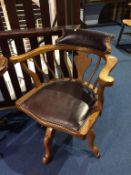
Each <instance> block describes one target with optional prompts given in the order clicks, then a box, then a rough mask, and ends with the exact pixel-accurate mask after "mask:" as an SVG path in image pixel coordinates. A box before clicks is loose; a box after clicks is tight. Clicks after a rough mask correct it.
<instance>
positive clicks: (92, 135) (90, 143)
mask: <svg viewBox="0 0 131 175" xmlns="http://www.w3.org/2000/svg"><path fill="white" fill-rule="evenodd" d="M94 140H95V132H94V130H93V129H90V130H89V132H88V134H87V142H88V147H89V150H90V151H91V153H92V154H93V155H94V156H95V157H96V158H100V151H99V149H98V148H97V147H96V146H95V145H94Z"/></svg>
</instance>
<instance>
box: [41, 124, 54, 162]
mask: <svg viewBox="0 0 131 175" xmlns="http://www.w3.org/2000/svg"><path fill="white" fill-rule="evenodd" d="M52 136H53V128H50V127H48V128H46V132H45V136H44V140H43V142H44V150H45V154H44V157H43V163H45V164H47V163H48V162H49V161H50V158H51V142H52Z"/></svg>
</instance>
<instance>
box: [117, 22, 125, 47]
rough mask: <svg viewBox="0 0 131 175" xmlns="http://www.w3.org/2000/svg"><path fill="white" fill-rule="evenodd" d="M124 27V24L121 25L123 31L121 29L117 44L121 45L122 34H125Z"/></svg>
mask: <svg viewBox="0 0 131 175" xmlns="http://www.w3.org/2000/svg"><path fill="white" fill-rule="evenodd" d="M124 28H125V25H124V24H123V25H122V27H121V31H120V34H119V37H118V40H117V43H116V46H119V43H120V40H121V36H122V34H123V31H124Z"/></svg>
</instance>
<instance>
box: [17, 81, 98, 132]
mask: <svg viewBox="0 0 131 175" xmlns="http://www.w3.org/2000/svg"><path fill="white" fill-rule="evenodd" d="M95 101H96V96H95V94H94V92H93V91H92V90H91V89H89V88H87V87H85V86H83V85H82V84H81V83H79V82H72V81H56V82H53V83H51V84H48V85H47V86H45V87H43V88H42V89H40V90H39V91H38V92H36V93H35V94H33V95H32V96H31V97H29V98H28V99H27V100H25V101H24V102H23V103H22V104H20V105H21V106H22V108H24V109H26V110H28V111H30V112H31V113H32V114H34V115H36V116H37V117H38V118H40V119H41V120H44V121H48V122H51V123H55V124H58V125H61V126H63V127H66V128H69V129H73V130H79V128H80V127H81V126H82V124H83V123H84V121H85V120H86V118H87V117H88V114H89V112H90V110H91V109H92V108H93V106H94V104H95Z"/></svg>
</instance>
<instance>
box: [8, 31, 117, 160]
mask: <svg viewBox="0 0 131 175" xmlns="http://www.w3.org/2000/svg"><path fill="white" fill-rule="evenodd" d="M111 38H112V36H111V35H108V34H106V33H101V32H96V31H90V30H86V31H84V30H77V31H73V30H66V31H64V33H63V36H62V37H61V38H59V39H58V40H57V41H56V44H55V45H44V46H42V47H39V48H36V49H34V50H32V51H30V52H28V53H25V54H22V55H19V56H13V57H11V58H10V60H11V61H12V62H13V63H18V62H20V63H21V65H22V67H23V69H24V70H25V71H26V72H27V73H29V74H30V76H31V77H32V79H33V81H34V84H35V87H34V88H33V89H32V90H31V91H29V92H28V93H27V94H25V95H24V96H23V97H22V98H20V99H19V100H18V101H17V102H16V105H17V107H18V108H19V109H20V110H22V111H23V112H25V113H26V114H27V115H28V116H30V117H31V118H33V119H34V120H36V121H37V122H38V123H39V124H40V125H42V126H45V127H46V132H45V136H44V149H45V154H44V157H43V162H44V163H48V161H49V160H50V157H51V140H52V137H53V131H55V130H59V131H62V132H65V133H67V134H70V135H72V136H76V137H80V138H86V137H87V140H88V146H89V149H90V151H91V152H92V153H93V154H94V156H96V157H99V156H100V151H99V149H98V148H97V147H96V146H95V145H94V139H95V132H94V131H93V129H92V127H93V125H94V123H95V122H96V120H97V119H98V117H99V116H100V115H101V112H102V106H103V93H104V89H105V87H106V86H112V85H113V83H114V78H113V77H111V76H110V75H109V73H110V71H111V70H112V69H113V68H114V67H115V65H116V63H117V58H115V57H113V56H111V55H110V52H111V48H110V42H111ZM55 51H59V52H60V53H62V54H63V61H64V63H65V68H66V70H68V75H69V76H68V77H67V76H66V77H65V76H64V71H63V70H62V68H61V66H60V64H59V63H58V61H59V60H58V55H57V54H55ZM52 52H53V53H54V54H53V57H52V59H53V60H54V65H55V68H54V70H53V69H52V68H51V67H50V66H49V64H48V61H49V60H47V57H46V54H47V53H52ZM92 54H93V55H95V57H94V58H91V57H93V55H92ZM37 55H41V59H42V60H43V61H44V64H45V65H46V67H47V68H48V73H47V72H46V71H45V70H42V69H41V68H40V66H39V65H38V64H37V63H36V61H35V60H36V59H37V57H36V56H37ZM96 55H97V57H96ZM35 57H36V58H35ZM27 59H32V60H33V61H34V64H35V67H36V68H37V69H38V71H40V72H41V73H43V78H44V83H41V81H40V80H39V78H38V76H37V75H36V73H35V72H33V71H32V70H30V69H29V68H28V67H27V65H26V63H25V61H26V60H27ZM70 60H72V61H70ZM93 60H94V62H95V63H94V62H93ZM101 64H102V66H103V67H102V68H101ZM90 67H91V68H93V70H92V71H91V70H90V71H89V72H87V68H90ZM100 69H101V70H100ZM99 70H100V72H99V73H98V71H99ZM49 72H50V73H51V74H52V76H53V78H52V79H51V80H49V77H48V74H49ZM96 74H98V76H96ZM85 76H86V77H88V78H87V79H86V80H85V78H84V79H83V77H85ZM94 78H95V79H94Z"/></svg>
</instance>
